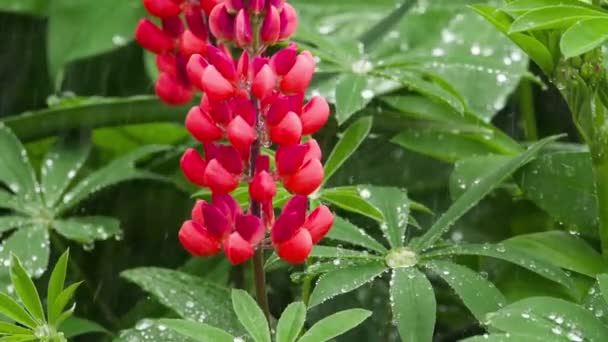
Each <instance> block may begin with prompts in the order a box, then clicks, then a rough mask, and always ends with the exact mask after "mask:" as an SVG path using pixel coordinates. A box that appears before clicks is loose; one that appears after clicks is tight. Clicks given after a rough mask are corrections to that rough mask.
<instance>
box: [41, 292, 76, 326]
mask: <svg viewBox="0 0 608 342" xmlns="http://www.w3.org/2000/svg"><path fill="white" fill-rule="evenodd" d="M80 285H82V282H78V283H74V284H70V285H69V286H68V287H66V288H65V289H63V291H61V292H60V293H59V294H58V295H57V298H56V299H55V301H54V302H53V304H52V305H51V307H50V309H49V312H48V316H49V317H48V320H49V322H53V324H56V325H61V323H62V322H63V321H64V320H65V319H67V318H68V317H69V316H71V315H72V312H73V311H74V308H75V307H72V308H70V309H68V310H65V308H66V307H67V306H68V304H69V303H70V302H71V301H72V298H73V297H74V295H75V294H76V290H78V288H79V287H80ZM64 310H65V311H64Z"/></svg>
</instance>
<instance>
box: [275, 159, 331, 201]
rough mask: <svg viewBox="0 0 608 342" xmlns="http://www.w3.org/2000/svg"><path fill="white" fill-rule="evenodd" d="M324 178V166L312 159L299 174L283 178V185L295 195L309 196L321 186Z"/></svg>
mask: <svg viewBox="0 0 608 342" xmlns="http://www.w3.org/2000/svg"><path fill="white" fill-rule="evenodd" d="M323 177H324V171H323V165H321V162H320V161H319V160H318V159H311V160H310V161H308V162H307V163H306V164H304V166H303V167H302V168H301V169H300V170H299V171H298V172H296V173H294V174H292V175H289V176H285V177H283V185H284V186H285V188H286V189H287V190H289V191H290V192H292V193H294V194H298V195H302V196H307V195H310V194H312V193H313V192H315V190H317V189H318V188H319V186H321V183H323Z"/></svg>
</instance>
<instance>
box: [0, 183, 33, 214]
mask: <svg viewBox="0 0 608 342" xmlns="http://www.w3.org/2000/svg"><path fill="white" fill-rule="evenodd" d="M0 208H3V209H10V210H12V211H15V212H17V213H20V214H24V215H27V216H29V215H30V214H31V211H30V210H28V209H30V208H31V209H32V211H36V210H37V209H38V204H37V203H27V202H24V201H23V200H22V199H20V198H19V197H18V196H15V195H13V194H11V193H10V192H8V191H6V190H3V189H0Z"/></svg>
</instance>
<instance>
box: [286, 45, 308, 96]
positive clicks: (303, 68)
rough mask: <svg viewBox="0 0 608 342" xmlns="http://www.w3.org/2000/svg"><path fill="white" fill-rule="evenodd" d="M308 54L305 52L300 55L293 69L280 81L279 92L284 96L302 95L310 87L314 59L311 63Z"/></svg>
mask: <svg viewBox="0 0 608 342" xmlns="http://www.w3.org/2000/svg"><path fill="white" fill-rule="evenodd" d="M309 56H310V54H308V55H307V54H306V51H305V52H303V53H301V54H300V55H299V56H298V57H297V58H296V62H295V64H294V65H293V67H292V68H291V69H290V70H289V72H288V73H287V74H286V75H285V76H283V79H282V80H281V85H280V87H281V91H282V92H284V93H286V94H295V93H304V92H305V91H306V88H308V86H309V85H310V81H311V80H312V76H313V74H314V72H315V62H314V59H313V60H312V61H311V59H310V57H309Z"/></svg>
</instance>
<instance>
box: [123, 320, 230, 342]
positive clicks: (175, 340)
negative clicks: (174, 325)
mask: <svg viewBox="0 0 608 342" xmlns="http://www.w3.org/2000/svg"><path fill="white" fill-rule="evenodd" d="M146 340H147V341H163V342H197V340H195V339H192V338H190V337H186V336H184V335H182V334H180V333H178V332H177V331H174V330H173V329H169V327H168V326H167V325H165V324H164V323H162V322H159V321H155V320H151V319H142V320H140V321H139V322H137V324H136V325H135V327H133V328H132V329H128V330H123V331H121V332H120V334H119V335H118V336H117V337H116V338H115V339H114V340H113V342H134V341H146ZM218 342H221V340H218Z"/></svg>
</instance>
